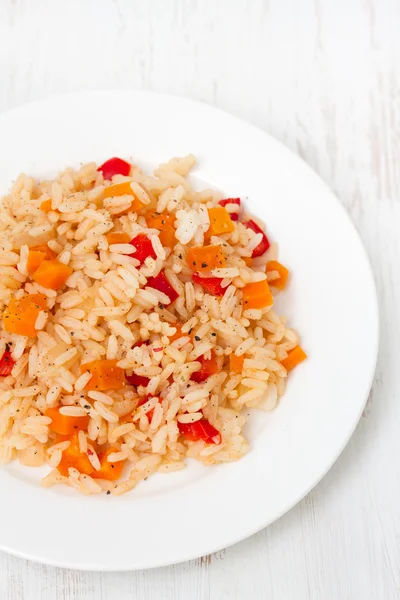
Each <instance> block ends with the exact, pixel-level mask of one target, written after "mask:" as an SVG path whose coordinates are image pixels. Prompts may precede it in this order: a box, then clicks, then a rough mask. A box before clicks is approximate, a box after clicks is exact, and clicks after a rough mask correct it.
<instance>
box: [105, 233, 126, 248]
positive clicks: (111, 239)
mask: <svg viewBox="0 0 400 600" xmlns="http://www.w3.org/2000/svg"><path fill="white" fill-rule="evenodd" d="M106 239H107V242H108V245H109V246H112V244H129V242H130V241H131V238H130V237H129V235H128V234H127V233H124V232H123V231H114V232H111V233H107V235H106Z"/></svg>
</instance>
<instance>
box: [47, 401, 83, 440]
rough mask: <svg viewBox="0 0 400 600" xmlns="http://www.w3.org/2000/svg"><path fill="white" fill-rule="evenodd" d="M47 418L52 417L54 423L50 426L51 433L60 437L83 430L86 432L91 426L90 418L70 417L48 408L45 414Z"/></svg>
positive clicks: (55, 409) (56, 409) (57, 409)
mask: <svg viewBox="0 0 400 600" xmlns="http://www.w3.org/2000/svg"><path fill="white" fill-rule="evenodd" d="M45 415H46V417H50V419H51V420H52V422H51V423H50V425H49V428H50V429H51V431H54V433H58V434H59V435H70V434H72V433H75V432H77V431H79V430H81V429H83V430H85V429H87V428H88V425H89V416H88V415H87V416H85V417H70V416H68V415H63V414H61V413H60V409H59V408H58V407H56V408H48V409H47V410H46V412H45Z"/></svg>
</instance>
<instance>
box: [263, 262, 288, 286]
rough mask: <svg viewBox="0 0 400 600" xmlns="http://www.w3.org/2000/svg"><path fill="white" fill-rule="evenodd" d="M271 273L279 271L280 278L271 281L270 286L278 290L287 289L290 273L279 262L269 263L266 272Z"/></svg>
mask: <svg viewBox="0 0 400 600" xmlns="http://www.w3.org/2000/svg"><path fill="white" fill-rule="evenodd" d="M271 271H277V272H278V273H279V278H278V279H273V280H272V281H270V282H269V285H271V286H272V287H274V288H277V289H278V290H283V289H284V288H285V287H286V283H287V280H288V277H289V271H288V270H287V268H286V267H284V266H283V265H281V263H280V262H278V261H277V260H270V261H268V262H267V269H266V272H267V273H271Z"/></svg>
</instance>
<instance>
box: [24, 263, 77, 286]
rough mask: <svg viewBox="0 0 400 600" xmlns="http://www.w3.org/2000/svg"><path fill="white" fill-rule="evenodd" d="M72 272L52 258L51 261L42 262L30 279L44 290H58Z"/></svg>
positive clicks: (69, 268)
mask: <svg viewBox="0 0 400 600" xmlns="http://www.w3.org/2000/svg"><path fill="white" fill-rule="evenodd" d="M72 272H73V269H71V267H69V266H68V265H64V263H62V262H60V261H59V260H57V259H56V258H54V259H53V260H43V261H42V263H41V264H40V266H39V268H38V269H37V270H36V271H35V272H34V273H33V275H32V279H33V280H34V281H36V283H38V284H39V285H42V286H43V287H45V288H49V289H51V290H59V289H60V288H62V287H63V286H64V285H65V282H66V281H67V279H68V277H69V276H70V275H71V273H72Z"/></svg>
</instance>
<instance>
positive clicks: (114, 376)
mask: <svg viewBox="0 0 400 600" xmlns="http://www.w3.org/2000/svg"><path fill="white" fill-rule="evenodd" d="M117 362H118V360H106V359H102V360H93V361H92V362H88V363H84V364H83V365H81V367H80V368H81V373H86V372H87V371H89V373H91V374H92V377H91V379H89V381H88V383H87V384H86V386H85V390H88V391H89V390H100V391H104V390H120V389H121V388H123V387H125V371H124V370H123V369H121V368H120V367H117Z"/></svg>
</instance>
